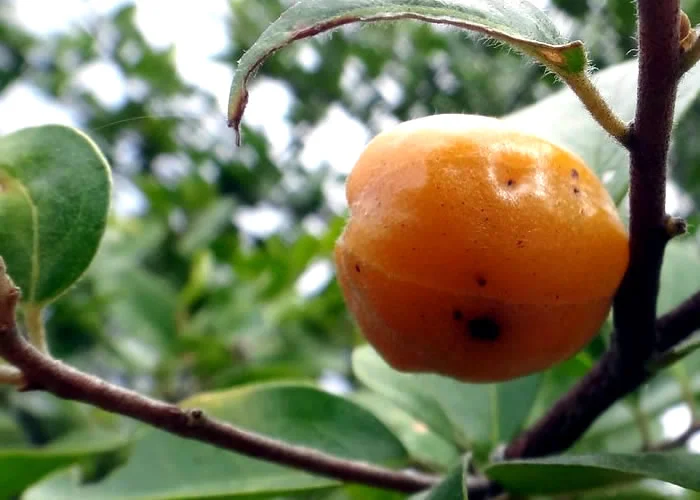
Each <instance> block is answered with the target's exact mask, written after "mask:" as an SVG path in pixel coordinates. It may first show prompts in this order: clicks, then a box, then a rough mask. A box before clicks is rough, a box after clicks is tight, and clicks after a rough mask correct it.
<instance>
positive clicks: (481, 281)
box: [476, 276, 488, 287]
mask: <svg viewBox="0 0 700 500" xmlns="http://www.w3.org/2000/svg"><path fill="white" fill-rule="evenodd" d="M486 283H488V282H487V281H486V278H484V277H483V276H477V277H476V284H477V285H479V286H480V287H485V286H486Z"/></svg>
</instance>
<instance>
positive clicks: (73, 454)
mask: <svg viewBox="0 0 700 500" xmlns="http://www.w3.org/2000/svg"><path fill="white" fill-rule="evenodd" d="M127 444H128V441H127V439H126V438H125V437H124V436H123V435H120V434H116V433H111V432H106V431H99V430H90V429H88V430H83V431H79V432H76V433H73V434H71V435H68V436H65V437H64V438H62V439H60V440H57V441H56V442H54V443H52V444H51V445H50V446H45V447H42V448H21V449H12V448H0V470H2V474H0V499H2V500H10V499H13V498H15V497H16V495H18V494H20V493H21V492H22V491H24V489H25V488H26V487H27V486H29V485H31V484H32V483H34V482H35V481H37V480H39V479H41V478H42V477H43V476H45V475H47V474H48V473H50V472H52V471H55V470H57V469H60V468H62V467H65V466H66V465H69V464H74V463H76V462H79V461H82V460H86V459H89V458H94V457H96V456H98V455H104V454H106V453H110V452H114V451H116V450H119V449H121V448H124V447H125V446H126V445H127Z"/></svg>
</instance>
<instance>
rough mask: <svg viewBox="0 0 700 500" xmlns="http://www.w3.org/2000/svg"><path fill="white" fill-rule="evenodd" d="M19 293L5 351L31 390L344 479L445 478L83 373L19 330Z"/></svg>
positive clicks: (0, 319)
mask: <svg viewBox="0 0 700 500" xmlns="http://www.w3.org/2000/svg"><path fill="white" fill-rule="evenodd" d="M17 297H18V293H14V294H13V298H10V300H2V298H0V356H2V357H3V358H4V359H5V360H7V361H8V362H9V363H11V364H12V365H14V366H16V367H17V368H19V369H20V370H21V372H22V373H23V375H24V378H25V381H26V387H25V389H26V390H30V389H31V390H43V391H47V392H50V393H52V394H54V395H56V396H59V397H61V398H63V399H68V400H72V401H80V402H83V403H88V404H91V405H93V406H96V407H99V408H102V409H104V410H107V411H110V412H113V413H118V414H120V415H124V416H127V417H131V418H134V419H136V420H139V421H141V422H144V423H146V424H150V425H152V426H154V427H157V428H158V429H161V430H164V431H168V432H170V433H172V434H176V435H178V436H181V437H184V438H188V439H193V440H196V441H201V442H204V443H208V444H210V445H213V446H216V447H219V448H223V449H227V450H231V451H235V452H237V453H240V454H242V455H246V456H249V457H252V458H257V459H261V460H267V461H269V462H274V463H278V464H282V465H287V466H290V467H294V468H297V469H303V470H305V471H307V472H311V473H315V474H320V475H323V476H327V477H331V478H334V479H338V480H341V481H347V482H351V483H361V484H365V485H369V486H374V487H377V488H384V489H389V490H394V491H401V492H406V493H412V492H416V491H421V490H424V489H427V488H429V487H431V486H433V485H435V484H436V483H437V482H438V481H439V479H440V478H439V477H438V476H432V475H426V474H418V473H408V472H398V471H393V470H390V469H385V468H382V467H376V466H373V465H369V464H366V463H362V462H356V461H352V460H344V459H340V458H337V457H335V456H332V455H328V454H326V453H322V452H319V451H317V450H313V449H310V448H306V447H303V446H294V445H289V444H287V443H284V442H282V441H279V440H276V439H271V438H268V437H265V436H262V435H259V434H256V433H253V432H249V431H246V430H243V429H240V428H237V427H234V426H232V425H230V424H227V423H225V422H221V421H218V420H215V419H212V418H209V417H208V416H206V415H204V414H203V413H202V412H201V411H200V410H197V409H191V410H185V409H181V408H179V407H177V406H175V405H172V404H168V403H164V402H161V401H157V400H155V399H151V398H148V397H145V396H142V395H141V394H139V393H137V392H134V391H130V390H127V389H123V388H121V387H118V386H116V385H113V384H109V383H107V382H105V381H104V380H100V379H99V378H97V377H94V376H92V375H88V374H86V373H82V372H80V371H78V370H76V369H74V368H72V367H70V366H68V365H65V364H63V363H61V362H60V361H58V360H55V359H53V358H51V357H49V356H47V355H45V354H43V353H41V352H40V351H38V350H37V349H36V348H35V347H34V346H32V345H31V344H30V343H29V342H27V341H26V340H25V339H24V338H23V337H22V336H21V335H20V334H19V332H18V331H17V328H16V325H15V323H14V317H13V314H11V313H9V312H8V310H7V309H6V308H7V307H10V308H11V309H12V310H13V311H14V305H15V303H16V301H17ZM3 306H4V307H3ZM3 309H4V310H3Z"/></svg>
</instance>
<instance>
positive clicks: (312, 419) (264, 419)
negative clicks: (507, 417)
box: [25, 384, 407, 500]
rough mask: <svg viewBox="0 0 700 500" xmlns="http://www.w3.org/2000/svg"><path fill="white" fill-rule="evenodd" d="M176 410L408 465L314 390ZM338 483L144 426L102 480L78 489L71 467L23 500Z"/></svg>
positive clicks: (235, 396) (207, 399)
mask: <svg viewBox="0 0 700 500" xmlns="http://www.w3.org/2000/svg"><path fill="white" fill-rule="evenodd" d="M182 405H183V406H185V407H197V408H201V409H203V410H204V411H205V412H206V413H207V414H209V415H211V416H214V417H217V418H220V419H223V420H225V421H228V422H231V423H234V424H236V425H238V426H241V427H243V428H246V429H250V430H254V431H258V432H261V433H263V434H265V435H268V436H271V437H275V438H279V439H283V440H285V441H287V442H290V443H294V444H299V445H304V446H308V447H311V448H315V449H319V450H323V451H325V452H328V453H332V454H334V455H337V456H340V457H344V458H349V459H354V460H363V461H367V462H375V463H382V464H395V465H400V464H404V463H406V460H407V455H406V451H405V450H404V448H403V446H402V445H401V443H400V442H399V441H398V439H397V438H396V437H394V435H393V434H392V433H391V432H390V431H389V430H388V429H387V428H386V427H385V426H384V425H382V423H381V422H380V421H379V420H377V419H376V418H375V417H374V416H373V415H372V414H371V413H369V412H368V411H366V410H364V409H363V408H360V407H358V406H356V405H355V404H353V403H351V402H350V401H347V400H345V399H342V398H339V397H336V396H333V395H330V394H327V393H325V392H322V391H319V390H318V389H315V388H314V387H312V386H307V385H293V384H265V385H255V386H250V387H245V388H237V389H233V390H229V391H223V392H215V393H209V394H202V395H199V396H195V397H193V398H191V399H189V400H187V401H184V402H183V403H182ZM338 484H339V483H337V482H336V481H333V480H330V479H326V478H322V477H317V476H312V475H310V474H307V473H304V472H300V471H297V470H293V469H289V468H286V467H282V466H279V465H274V464H272V463H268V462H265V461H260V460H253V459H250V458H247V457H244V456H242V455H238V454H236V453H232V452H230V451H225V450H221V449H218V448H214V447H212V446H209V445H205V444H202V443H199V442H195V441H190V440H186V439H182V438H180V437H177V436H173V435H170V434H167V433H165V432H162V431H159V430H156V429H149V430H148V431H146V433H145V435H144V437H143V438H142V439H141V440H139V441H138V442H137V443H136V444H135V446H134V451H133V454H132V456H131V458H130V460H129V461H128V463H127V464H126V465H125V466H124V467H122V468H121V469H118V470H117V471H115V472H114V473H113V474H111V475H110V476H108V477H107V478H106V479H105V480H104V481H101V482H99V483H95V484H85V485H83V484H80V474H79V473H78V472H77V471H76V470H74V469H69V470H66V471H63V472H61V473H59V474H57V475H55V476H53V477H51V478H49V479H48V480H46V481H45V482H42V483H40V484H39V485H37V486H36V487H34V488H32V489H31V490H30V491H29V492H28V493H27V495H26V496H25V500H38V499H51V500H60V499H73V498H100V499H120V500H122V499H124V500H126V499H130V500H134V499H143V500H145V499H149V500H151V499H155V498H162V499H165V498H167V499H202V498H241V497H248V496H253V495H259V496H260V497H264V496H279V495H284V494H288V493H289V494H291V493H293V492H299V491H304V490H318V489H327V488H332V487H335V486H337V485H338ZM256 498H258V496H256Z"/></svg>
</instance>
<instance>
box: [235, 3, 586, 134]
mask: <svg viewBox="0 0 700 500" xmlns="http://www.w3.org/2000/svg"><path fill="white" fill-rule="evenodd" d="M404 19H406V20H419V21H424V22H428V23H434V24H442V25H447V26H454V27H457V28H461V29H465V30H470V31H475V32H478V33H481V34H483V35H486V36H488V37H491V38H494V39H497V40H500V41H502V42H506V43H508V44H509V45H510V46H512V47H514V48H515V49H517V50H519V51H521V52H524V53H527V54H529V55H531V56H533V57H535V58H536V59H538V60H539V61H540V62H541V63H543V64H544V65H545V66H547V67H548V68H550V69H551V70H553V71H554V72H556V73H559V74H576V73H581V72H583V71H584V70H585V68H586V65H587V62H586V53H585V50H584V48H583V44H582V43H581V42H578V41H577V42H569V41H567V40H566V39H565V38H564V37H563V36H562V35H561V34H560V33H559V31H558V30H557V28H556V27H555V26H554V23H552V21H551V20H550V19H549V17H547V16H546V15H545V14H544V13H543V12H542V11H540V10H539V9H537V8H536V7H535V6H534V5H532V4H531V3H530V2H528V1H526V0H508V1H504V0H301V1H299V2H297V3H295V4H294V5H293V6H292V7H290V8H289V9H288V10H287V11H285V12H284V13H283V14H282V15H281V16H280V17H279V19H277V20H276V21H275V22H274V23H272V24H271V25H270V26H269V27H268V28H267V29H266V30H265V31H264V32H263V33H262V35H260V37H259V38H258V40H257V41H256V42H255V43H254V44H253V46H252V47H251V48H250V49H249V50H248V51H247V52H246V53H245V54H244V55H243V57H242V58H241V60H240V61H239V64H238V68H237V71H236V74H235V75H234V79H233V83H232V85H231V93H230V97H229V109H228V120H229V125H230V126H232V127H234V128H235V130H236V133H237V134H238V131H239V126H240V122H241V118H242V116H243V112H244V110H245V106H246V104H247V100H248V90H247V86H248V83H249V80H250V79H251V78H252V75H253V74H254V72H255V71H256V70H257V69H258V68H259V67H260V66H261V65H262V64H263V62H264V61H265V60H266V59H267V58H268V57H270V56H271V55H272V54H273V53H274V52H276V51H277V50H279V49H281V48H283V47H285V46H287V45H289V44H290V43H292V42H294V41H296V40H301V39H304V38H308V37H311V36H315V35H318V34H319V33H323V32H326V31H328V30H331V29H334V28H338V27H340V26H344V25H347V24H350V23H356V22H362V23H367V22H381V21H398V20H404Z"/></svg>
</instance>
